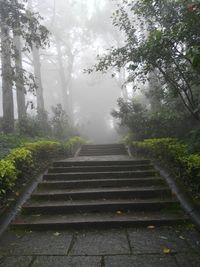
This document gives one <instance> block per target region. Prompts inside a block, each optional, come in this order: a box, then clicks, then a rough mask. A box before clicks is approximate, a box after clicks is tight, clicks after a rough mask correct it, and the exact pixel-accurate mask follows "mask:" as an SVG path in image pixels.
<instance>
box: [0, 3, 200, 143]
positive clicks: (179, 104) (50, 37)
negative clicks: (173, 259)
mask: <svg viewBox="0 0 200 267" xmlns="http://www.w3.org/2000/svg"><path fill="white" fill-rule="evenodd" d="M199 17H200V4H199V1H189V0H177V1H171V0H167V1H161V0H160V1H159V0H157V1H151V0H150V1H144V0H140V1H136V0H135V1H134V0H132V1H131V0H113V1H112V0H110V1H107V0H43V1H39V0H28V1H23V0H21V1H20V0H18V1H17V0H6V1H3V0H1V1H0V23H1V66H2V67H1V71H2V81H1V103H2V110H1V117H2V119H1V122H0V127H1V131H3V132H5V133H16V132H18V133H20V134H22V135H28V136H31V137H34V136H45V137H46V136H51V137H56V138H59V139H65V138H67V137H69V136H71V135H74V134H80V135H82V136H83V137H86V138H87V139H90V140H92V141H94V142H97V143H98V142H101V143H102V142H115V141H118V140H119V139H120V137H119V136H120V135H123V134H124V133H127V132H128V131H131V132H132V133H133V138H134V139H135V140H142V139H144V138H152V137H178V138H190V136H191V133H194V132H195V134H197V135H198V129H199V120H200V119H199V112H200V108H199V107H200V97H199V82H200V71H199V70H200V34H199V28H200V25H199V24H200V19H199ZM97 55H98V56H97ZM88 73H89V75H88ZM117 99H118V100H117Z"/></svg>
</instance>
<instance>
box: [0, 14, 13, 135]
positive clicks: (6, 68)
mask: <svg viewBox="0 0 200 267" xmlns="http://www.w3.org/2000/svg"><path fill="white" fill-rule="evenodd" d="M1 19H2V21H1V64H2V94H3V130H4V132H5V133H12V132H13V131H14V107H13V91H12V67H11V41H10V36H9V29H8V27H7V26H6V23H4V21H5V20H6V18H2V17H1Z"/></svg>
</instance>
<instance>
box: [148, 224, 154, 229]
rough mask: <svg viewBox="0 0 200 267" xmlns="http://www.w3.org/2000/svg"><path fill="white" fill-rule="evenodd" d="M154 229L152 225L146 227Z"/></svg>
mask: <svg viewBox="0 0 200 267" xmlns="http://www.w3.org/2000/svg"><path fill="white" fill-rule="evenodd" d="M155 228H156V227H155V226H154V225H149V226H147V229H155Z"/></svg>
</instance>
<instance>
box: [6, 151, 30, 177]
mask: <svg viewBox="0 0 200 267" xmlns="http://www.w3.org/2000/svg"><path fill="white" fill-rule="evenodd" d="M6 159H8V160H9V161H11V162H12V163H13V164H14V166H15V168H16V169H17V171H18V173H17V174H18V177H20V176H21V175H22V174H24V173H26V174H30V173H31V171H32V170H33V167H34V164H33V157H32V153H31V151H30V150H28V149H27V148H24V147H22V148H15V149H13V150H11V152H10V154H9V155H8V156H7V157H6Z"/></svg>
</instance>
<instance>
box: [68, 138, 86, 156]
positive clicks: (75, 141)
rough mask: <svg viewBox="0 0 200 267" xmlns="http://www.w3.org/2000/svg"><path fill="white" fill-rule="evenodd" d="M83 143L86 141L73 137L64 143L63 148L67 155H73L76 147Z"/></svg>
mask: <svg viewBox="0 0 200 267" xmlns="http://www.w3.org/2000/svg"><path fill="white" fill-rule="evenodd" d="M85 143H86V141H85V140H84V139H83V138H81V137H80V136H74V137H72V138H70V139H69V140H68V141H67V142H65V143H64V147H65V150H66V151H67V152H69V154H73V153H74V152H75V151H76V150H77V149H78V147H80V146H81V145H83V144H85Z"/></svg>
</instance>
